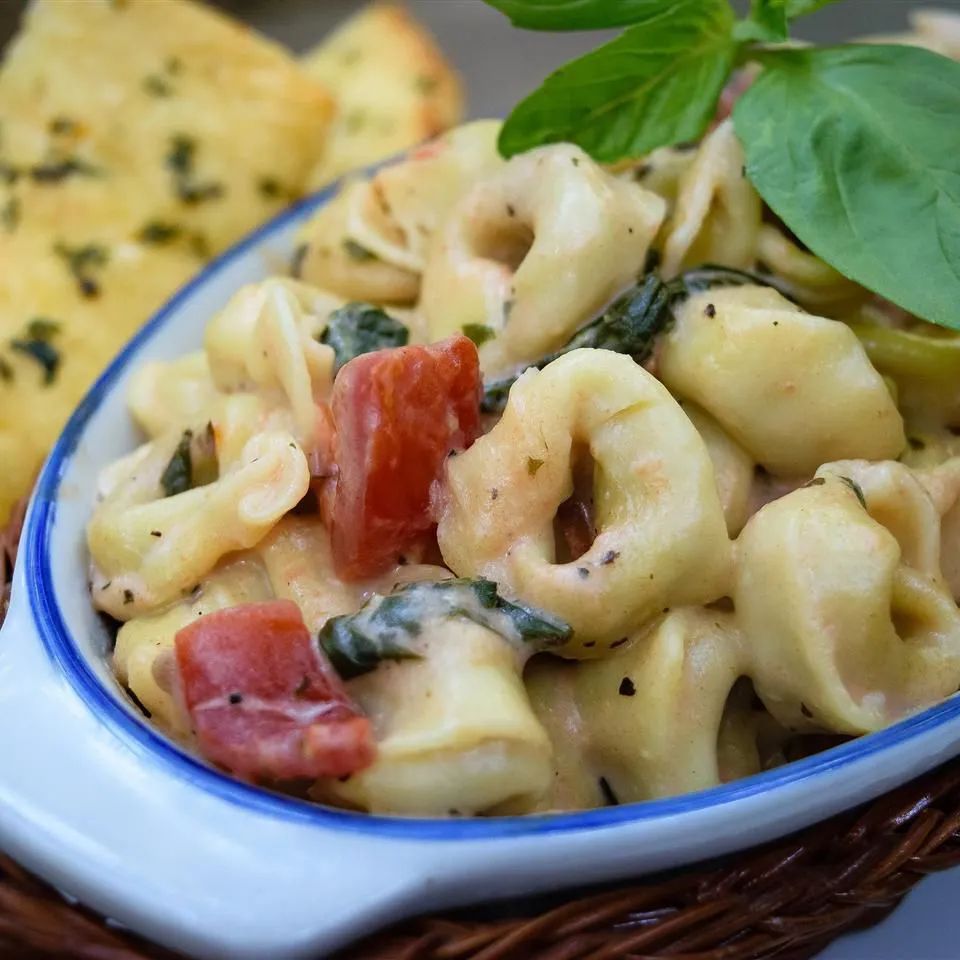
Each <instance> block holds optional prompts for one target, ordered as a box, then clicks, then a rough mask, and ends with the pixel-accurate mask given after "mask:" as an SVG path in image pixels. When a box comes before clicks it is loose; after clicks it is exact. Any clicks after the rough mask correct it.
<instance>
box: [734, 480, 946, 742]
mask: <svg viewBox="0 0 960 960" xmlns="http://www.w3.org/2000/svg"><path fill="white" fill-rule="evenodd" d="M864 503H865V504H866V506H864ZM939 546H940V545H939V517H938V514H937V511H936V509H935V507H934V504H933V502H932V500H931V499H930V497H929V495H928V494H927V493H926V491H925V490H924V489H923V487H922V486H921V485H920V483H919V482H918V481H917V480H916V479H915V478H914V477H913V476H912V475H911V474H910V472H909V470H908V469H907V468H906V467H903V466H901V465H899V464H895V463H879V464H867V463H837V464H826V465H825V466H823V467H822V468H821V469H820V470H818V471H817V475H816V477H815V478H814V480H813V481H812V482H811V484H809V485H807V486H806V487H804V488H802V489H800V490H796V491H794V492H793V493H791V494H788V495H787V496H785V497H782V498H781V499H779V500H776V501H774V502H773V503H770V504H768V505H767V506H765V507H764V508H763V509H762V510H760V511H759V512H758V513H757V514H756V515H755V516H754V517H752V518H751V519H750V521H749V522H748V523H747V525H746V527H745V528H744V530H743V533H742V534H741V535H740V537H739V539H738V541H737V547H738V562H737V565H736V571H737V572H736V585H735V587H734V591H733V601H734V605H735V608H736V611H737V617H738V619H739V622H740V624H741V628H742V629H743V631H744V633H745V635H746V636H747V638H748V641H749V643H750V646H751V660H752V664H751V676H752V677H753V680H754V683H755V685H756V689H757V693H758V694H759V695H760V697H761V698H762V699H763V702H764V704H765V705H766V707H767V709H768V710H769V711H770V712H771V713H772V714H773V716H774V717H776V718H777V719H778V720H779V721H780V722H781V723H783V724H784V725H786V726H788V727H791V728H793V729H804V728H807V729H817V728H826V729H829V730H833V731H837V732H842V733H851V734H860V733H866V732H869V731H872V730H878V729H880V728H881V727H884V726H886V725H887V724H889V723H891V722H893V721H894V720H897V719H899V718H900V717H903V716H904V715H906V714H908V713H910V712H912V711H915V710H917V709H919V708H921V707H924V706H927V705H929V704H931V703H933V702H935V701H936V700H938V699H941V698H942V697H945V696H949V695H950V694H952V693H955V692H956V690H957V687H958V686H960V611H958V608H957V605H956V603H955V602H954V600H953V598H952V597H951V596H950V594H949V593H948V592H947V590H946V588H945V585H944V583H943V578H942V576H941V572H940V567H939Z"/></svg>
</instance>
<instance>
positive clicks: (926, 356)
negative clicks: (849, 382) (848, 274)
mask: <svg viewBox="0 0 960 960" xmlns="http://www.w3.org/2000/svg"><path fill="white" fill-rule="evenodd" d="M849 326H850V329H851V330H852V331H853V332H854V333H855V334H856V335H857V337H858V338H859V339H860V342H861V343H862V344H863V348H864V350H866V351H867V356H868V357H869V358H870V362H871V363H872V364H873V365H874V366H875V367H876V368H877V370H879V371H880V372H881V373H889V374H891V375H892V376H894V377H897V376H900V377H923V378H936V379H938V380H948V379H954V378H960V337H949V338H947V337H928V336H926V335H924V334H922V333H912V332H910V331H907V330H891V329H890V328H889V327H874V326H871V325H869V324H865V323H851V324H850V325H849Z"/></svg>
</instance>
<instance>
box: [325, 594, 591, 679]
mask: <svg viewBox="0 0 960 960" xmlns="http://www.w3.org/2000/svg"><path fill="white" fill-rule="evenodd" d="M458 617H459V618H463V619H466V620H470V621H472V622H473V623H479V624H480V625H482V626H484V627H488V628H489V629H491V630H494V631H496V632H497V633H499V634H501V636H504V637H506V638H507V639H513V637H512V636H511V634H513V635H515V636H518V637H519V638H520V639H521V640H523V641H525V642H527V643H532V644H534V645H535V647H536V649H538V650H542V649H547V648H549V647H554V646H559V645H560V644H563V643H565V642H566V641H567V640H569V639H570V637H571V636H572V635H573V630H572V629H571V627H570V625H569V624H567V623H566V622H565V621H563V620H560V619H559V618H557V617H554V616H553V615H552V614H549V613H545V612H544V611H542V610H537V609H534V608H533V607H526V606H524V605H522V604H518V603H511V602H510V601H509V600H505V599H504V598H503V597H501V596H500V594H499V593H498V592H497V585H496V584H495V583H494V582H493V581H492V580H440V581H438V582H436V583H432V582H431V583H411V584H407V585H406V586H403V587H400V588H399V589H398V590H395V591H394V592H393V593H391V594H390V595H389V596H385V597H382V596H373V597H371V598H370V600H368V601H367V602H366V603H365V604H364V605H363V606H362V607H361V608H360V609H359V610H358V611H357V612H356V613H354V614H348V615H346V616H342V617H333V618H332V619H330V620H328V621H327V622H326V623H325V624H324V625H323V627H322V629H321V630H320V634H319V638H318V639H319V643H320V647H321V648H322V650H323V651H324V653H326V655H327V657H329V659H330V662H331V663H332V664H333V667H334V669H335V670H336V671H337V673H339V674H340V676H341V677H343V678H344V679H345V680H350V679H352V678H354V677H359V676H362V675H363V674H365V673H369V672H370V671H371V670H374V669H376V667H377V665H378V664H379V663H380V662H381V661H383V660H411V659H419V657H420V654H419V653H418V652H417V651H416V649H415V648H414V646H413V644H414V641H415V640H416V638H417V637H418V636H419V635H420V632H421V629H422V626H423V624H424V623H425V622H426V621H428V620H436V619H437V618H444V619H451V620H452V619H456V618H458Z"/></svg>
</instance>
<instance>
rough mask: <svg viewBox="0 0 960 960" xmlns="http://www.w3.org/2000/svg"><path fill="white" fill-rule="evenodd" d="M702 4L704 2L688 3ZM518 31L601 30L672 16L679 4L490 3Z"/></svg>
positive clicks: (618, 0) (625, 0) (631, 0)
mask: <svg viewBox="0 0 960 960" xmlns="http://www.w3.org/2000/svg"><path fill="white" fill-rule="evenodd" d="M686 2H687V3H699V2H700V0H686ZM487 3H489V4H490V6H491V7H496V8H497V9H498V10H499V11H500V12H501V13H505V14H506V15H507V16H508V17H509V18H510V22H511V23H512V24H513V25H514V26H515V27H523V28H525V29H527V30H599V29H602V28H603V27H623V26H626V25H627V24H630V23H641V22H646V21H649V20H651V19H653V18H655V17H660V16H669V15H671V14H672V13H673V12H674V11H675V10H676V8H677V6H678V3H677V0H614V2H611V0H487Z"/></svg>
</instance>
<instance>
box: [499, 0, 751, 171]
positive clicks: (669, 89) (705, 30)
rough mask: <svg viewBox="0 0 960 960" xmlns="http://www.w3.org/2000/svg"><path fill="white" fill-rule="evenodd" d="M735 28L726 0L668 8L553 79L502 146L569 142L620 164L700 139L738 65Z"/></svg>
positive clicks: (521, 110)
mask: <svg viewBox="0 0 960 960" xmlns="http://www.w3.org/2000/svg"><path fill="white" fill-rule="evenodd" d="M611 6H613V4H611ZM733 25H734V17H733V11H732V10H731V9H730V6H729V5H728V3H727V0H677V2H676V3H674V4H673V5H672V6H671V8H670V11H669V16H667V15H664V14H663V10H662V8H661V9H660V10H659V12H658V14H657V15H651V16H649V17H648V18H647V19H646V20H644V21H641V22H638V23H637V25H636V26H633V27H630V28H629V29H628V30H626V31H625V32H624V33H623V34H622V36H620V37H618V38H617V39H616V40H614V41H613V42H611V43H608V44H606V45H605V46H602V47H600V48H599V49H597V50H595V51H593V52H592V53H589V54H587V55H586V56H585V57H581V58H580V59H578V60H574V61H573V62H572V63H569V64H567V65H566V66H565V67H562V68H561V69H560V70H558V71H557V72H556V73H554V74H552V75H551V76H550V77H548V78H547V79H546V81H545V82H544V84H543V86H542V87H541V88H540V89H539V90H537V91H536V92H534V93H533V94H531V95H530V96H529V97H527V99H526V100H524V101H523V102H522V103H520V104H519V106H517V107H516V109H515V110H514V111H513V113H512V114H511V115H510V116H509V118H508V119H507V121H506V123H505V124H504V126H503V129H502V131H501V133H500V140H499V148H500V152H501V153H502V154H503V155H504V156H507V157H509V156H513V155H514V154H516V153H521V152H523V151H524V150H529V149H530V148H532V147H537V146H540V145H542V144H545V143H556V142H558V141H567V142H571V143H576V144H578V145H579V146H581V147H583V149H584V150H586V151H587V152H588V153H589V154H590V155H591V156H592V157H594V159H596V160H598V161H600V162H612V161H614V160H619V159H621V158H622V157H628V156H640V155H642V154H644V153H648V152H649V151H650V150H653V149H654V148H655V147H661V146H667V145H669V144H673V143H680V142H684V141H689V140H695V139H697V138H698V137H699V136H700V135H701V134H702V133H703V132H704V130H706V128H707V124H708V123H709V122H710V119H711V118H712V117H713V113H714V108H715V106H716V103H717V99H718V98H719V96H720V92H721V90H722V89H723V85H724V83H725V82H726V80H727V77H728V76H729V74H730V70H731V67H732V66H733V62H734V57H735V55H736V51H737V43H736V41H735V40H734V39H733Z"/></svg>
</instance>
